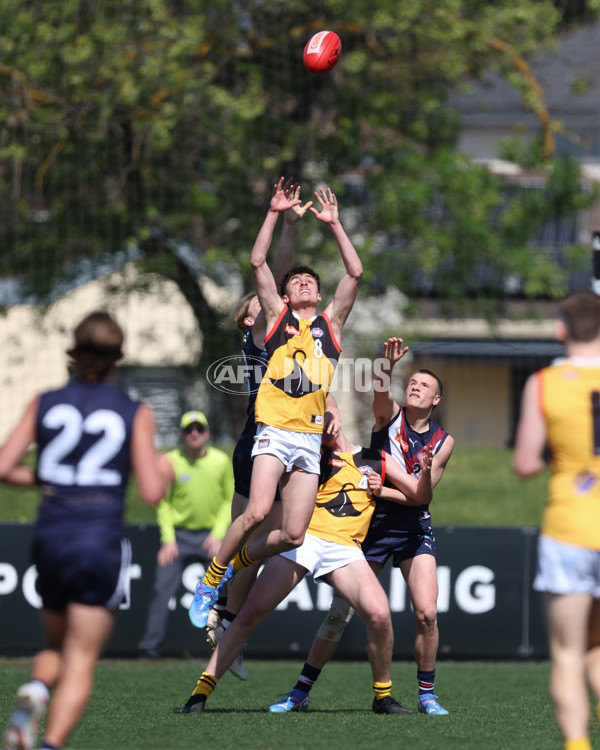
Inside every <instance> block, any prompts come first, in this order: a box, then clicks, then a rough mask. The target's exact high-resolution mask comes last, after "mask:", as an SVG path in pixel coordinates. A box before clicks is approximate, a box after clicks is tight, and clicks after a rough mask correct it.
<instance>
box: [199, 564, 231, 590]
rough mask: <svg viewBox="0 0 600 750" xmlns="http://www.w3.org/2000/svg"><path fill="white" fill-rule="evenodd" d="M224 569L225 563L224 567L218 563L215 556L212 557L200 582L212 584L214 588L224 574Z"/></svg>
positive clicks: (225, 568)
mask: <svg viewBox="0 0 600 750" xmlns="http://www.w3.org/2000/svg"><path fill="white" fill-rule="evenodd" d="M226 570H227V565H226V566H225V567H223V566H222V565H219V563H218V562H217V558H216V557H213V559H212V562H211V564H210V565H209V566H208V570H207V571H206V573H205V574H204V578H203V579H202V583H205V584H206V585H207V586H213V587H214V588H217V586H218V585H219V584H220V583H221V578H223V576H224V575H225V571H226Z"/></svg>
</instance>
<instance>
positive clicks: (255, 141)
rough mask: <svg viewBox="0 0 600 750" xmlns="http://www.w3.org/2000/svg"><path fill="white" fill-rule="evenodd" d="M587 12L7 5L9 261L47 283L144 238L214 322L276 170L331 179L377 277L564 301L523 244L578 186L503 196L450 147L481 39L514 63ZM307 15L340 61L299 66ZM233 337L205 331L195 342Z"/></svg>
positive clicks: (1, 133) (519, 7) (149, 260)
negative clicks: (457, 92) (334, 37)
mask: <svg viewBox="0 0 600 750" xmlns="http://www.w3.org/2000/svg"><path fill="white" fill-rule="evenodd" d="M580 6H581V7H580ZM596 6H597V3H595V2H590V3H589V4H587V3H586V4H583V6H582V4H581V3H579V4H578V3H568V2H564V1H563V2H550V1H549V0H519V1H518V2H515V0H495V2H480V0H411V2H399V3H395V2H384V1H383V0H324V2H322V3H321V4H320V11H321V12H320V14H318V15H315V14H313V13H312V12H310V11H309V10H307V8H306V3H305V2H300V0H271V2H268V3H266V2H261V1H260V0H234V1H233V2H232V0H211V2H207V1H206V0H145V1H144V2H141V3H140V2H136V0H120V2H118V3H117V2H115V0H104V1H103V2H102V3H97V2H91V1H90V0H61V2H60V3H47V2H43V0H21V1H19V0H5V2H4V3H3V4H2V7H1V8H0V61H1V62H0V170H1V174H2V180H0V226H1V230H0V231H1V233H2V234H1V241H2V245H3V261H2V266H0V272H1V273H3V275H11V276H16V277H17V278H20V279H21V280H23V281H24V282H26V283H27V284H28V286H29V287H30V288H31V289H32V290H33V291H34V292H35V293H36V294H38V295H48V294H50V293H51V292H52V290H53V289H55V288H56V285H57V284H58V282H59V281H60V280H64V279H65V277H67V278H68V276H69V274H72V273H74V270H75V269H78V268H79V265H78V264H79V263H81V261H83V260H85V261H87V262H88V263H89V262H91V265H92V268H94V267H95V266H97V265H99V264H100V263H101V262H104V261H105V259H106V257H107V255H111V254H115V253H123V251H124V250H125V249H127V248H135V250H136V252H137V253H138V254H137V255H136V256H135V257H137V258H138V262H139V263H140V265H141V267H142V268H144V269H148V270H152V271H156V272H158V273H160V274H162V275H163V276H165V277H168V278H172V279H175V280H176V282H177V283H178V284H179V286H180V288H181V290H182V291H183V293H184V294H185V296H186V298H187V299H188V301H189V302H190V304H191V305H192V307H193V309H194V312H195V314H196V316H197V317H198V319H199V321H200V322H201V325H202V327H203V329H204V330H211V329H212V330H215V331H218V330H219V328H218V325H217V324H218V322H219V321H218V314H217V313H216V312H215V310H214V309H213V308H212V307H211V305H210V304H209V303H208V301H207V299H206V297H205V295H204V294H203V291H202V288H201V287H200V286H199V284H198V283H197V276H198V271H201V272H203V273H204V274H206V275H208V276H210V277H212V278H214V279H215V280H216V281H218V282H219V283H228V282H230V281H231V279H232V278H233V279H238V280H239V281H240V282H241V285H243V286H246V287H247V286H248V285H249V283H250V273H249V250H250V248H251V246H252V243H253V240H254V237H255V235H256V232H257V230H258V227H259V225H260V223H261V221H262V218H263V213H264V211H265V208H266V201H267V200H268V197H269V194H270V188H271V184H272V183H273V181H274V180H276V179H277V178H278V176H279V175H280V174H287V175H293V176H294V177H295V178H296V179H297V180H299V181H300V183H301V184H302V186H303V189H304V196H303V197H304V198H305V199H307V198H309V197H310V195H311V193H312V190H314V189H315V188H316V187H317V185H319V184H323V183H326V184H330V185H331V186H332V187H333V188H334V189H335V190H336V192H338V194H339V199H340V205H341V207H342V209H343V210H345V211H346V213H345V215H344V221H345V224H346V225H347V227H348V229H349V231H350V232H351V233H354V234H355V235H356V237H355V239H356V242H357V245H359V249H360V250H361V252H362V253H363V255H364V257H365V260H366V265H367V281H368V282H370V283H371V284H372V286H373V288H375V289H377V288H380V287H382V286H385V285H386V284H395V285H397V286H399V287H400V288H401V289H403V290H404V291H406V292H407V293H408V294H410V293H411V291H412V290H413V289H414V288H415V287H414V285H415V283H416V282H418V283H420V284H421V292H423V290H424V289H427V288H435V290H436V292H437V293H438V294H440V295H442V296H446V297H449V298H455V299H460V298H461V297H464V293H465V290H467V291H470V292H472V293H474V294H482V293H483V294H486V295H489V294H492V295H498V294H500V295H501V294H502V293H503V290H502V284H500V288H496V287H494V283H493V281H494V279H496V281H497V280H498V279H504V278H505V277H506V275H507V274H518V275H520V276H522V277H523V279H524V289H525V291H529V292H531V293H535V294H544V295H548V294H557V293H560V291H561V289H562V288H563V285H564V278H565V269H560V268H558V267H557V266H556V264H555V263H554V261H553V260H552V259H543V258H542V259H539V264H541V265H542V266H543V268H544V271H542V272H540V270H539V268H538V269H537V270H535V273H534V274H533V275H534V278H535V280H534V281H531V279H528V276H530V275H531V274H530V271H534V269H533V265H534V264H531V263H530V262H529V258H528V257H527V253H528V243H529V242H530V240H531V237H532V236H533V235H535V232H536V231H537V230H538V229H539V227H540V226H541V224H542V223H543V222H544V221H546V220H547V219H548V217H551V216H556V215H566V214H568V212H569V211H572V210H573V209H579V208H581V206H582V205H583V204H584V203H585V201H586V200H589V196H588V197H587V198H582V195H583V194H582V193H581V190H580V189H579V188H578V187H577V185H578V175H577V173H576V172H573V167H572V165H571V166H569V164H568V162H565V161H563V162H561V163H560V164H557V165H555V168H554V169H551V167H552V165H551V164H550V165H546V166H547V167H548V168H549V173H550V174H552V175H553V176H554V178H553V179H552V180H551V181H550V182H549V185H548V192H547V195H545V196H544V195H542V194H539V195H537V196H530V197H529V198H528V199H527V200H523V199H522V197H516V196H514V195H513V196H511V195H510V191H508V192H507V191H506V190H503V188H502V185H501V184H500V183H499V182H498V181H497V179H496V178H494V177H493V176H491V175H490V174H489V173H488V172H486V171H485V170H484V169H483V168H481V167H479V166H476V165H473V164H471V163H469V161H468V160H467V159H465V158H464V157H463V156H461V155H460V154H457V153H456V151H455V144H456V137H457V133H458V129H459V121H458V117H457V114H456V113H455V112H454V111H452V109H451V108H450V107H449V106H448V102H447V97H448V92H449V91H450V90H451V89H452V88H453V87H454V86H456V85H457V84H458V83H459V82H460V81H462V80H464V78H465V77H466V76H471V75H477V74H478V73H479V72H480V71H482V70H484V69H486V68H487V67H488V66H491V65H492V66H497V67H498V68H499V69H502V70H505V71H506V70H513V71H514V65H513V64H512V62H511V60H510V58H509V57H507V55H506V54H504V52H503V51H502V48H501V47H502V45H500V47H499V46H498V45H497V44H496V45H494V44H493V43H492V40H494V39H496V40H504V41H505V42H508V41H510V45H511V49H512V50H514V53H515V54H516V55H519V56H527V55H529V54H530V53H532V52H533V51H535V50H536V49H537V48H538V47H539V45H541V44H543V43H545V42H547V41H548V40H551V39H552V38H553V37H554V36H555V34H556V32H557V29H558V28H559V27H560V24H561V23H566V22H571V21H572V18H573V16H574V15H577V14H578V13H579V14H580V15H581V14H583V15H585V14H590V13H591V14H593V13H595V12H596V11H597V7H596ZM320 28H332V29H334V30H336V31H337V32H338V33H339V34H340V36H341V38H342V40H343V57H342V60H341V62H340V64H339V65H338V66H337V67H336V68H335V69H334V70H333V71H331V72H330V73H328V74H327V75H325V76H321V77H312V76H310V75H309V74H307V73H306V72H305V71H304V69H303V66H302V50H303V47H304V44H305V42H306V40H307V39H308V37H309V36H310V35H311V34H312V33H313V32H314V31H316V30H318V29H320ZM516 74H517V75H518V71H517V72H516ZM526 89H527V86H526V84H525V85H524V90H526ZM559 178H560V179H559ZM530 204H531V205H530ZM561 212H562V213H561ZM308 221H310V220H309V219H307V220H305V222H307V223H308ZM298 234H299V244H300V251H301V254H303V255H305V256H306V259H307V260H309V261H312V260H314V259H315V256H317V255H318V258H319V259H323V258H325V259H327V258H329V257H335V252H334V251H333V248H332V247H331V242H330V240H329V237H328V236H327V235H322V234H321V232H320V230H319V228H318V227H317V226H316V222H312V223H310V224H309V225H308V227H305V226H304V224H303V225H302V229H301V230H299V233H298ZM182 248H190V249H191V251H192V253H193V256H194V260H195V262H194V263H190V261H189V254H188V255H186V254H184V253H182ZM317 248H318V250H317ZM415 269H416V270H417V272H418V273H416V274H415ZM478 273H479V275H481V274H483V276H484V277H486V274H487V275H488V276H489V284H488V283H487V282H486V281H485V278H484V283H483V284H481V283H480V284H476V285H474V284H473V279H474V278H477V277H478V276H477V275H478ZM416 276H418V277H420V279H421V281H419V279H418V278H417V279H416ZM428 285H429V287H428ZM207 324H208V325H207ZM233 340H234V339H233V338H231V340H230V341H229V340H228V339H226V338H225V339H224V338H223V336H222V335H221V334H219V333H217V334H216V336H215V338H214V340H211V339H210V338H209V339H208V340H207V344H208V346H207V347H206V352H207V356H208V357H209V358H210V357H211V356H213V354H214V350H215V349H220V350H222V349H223V348H227V347H228V346H233V345H234V344H233Z"/></svg>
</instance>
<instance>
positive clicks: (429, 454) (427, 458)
mask: <svg viewBox="0 0 600 750" xmlns="http://www.w3.org/2000/svg"><path fill="white" fill-rule="evenodd" d="M432 463H433V448H432V447H431V445H426V446H425V447H424V448H423V450H422V451H421V453H420V454H419V466H420V467H421V471H422V472H423V474H425V473H426V472H428V471H431V465H432Z"/></svg>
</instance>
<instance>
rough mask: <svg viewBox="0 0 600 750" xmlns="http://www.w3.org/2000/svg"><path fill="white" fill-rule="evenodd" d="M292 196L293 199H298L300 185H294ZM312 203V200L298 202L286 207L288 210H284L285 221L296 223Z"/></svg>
mask: <svg viewBox="0 0 600 750" xmlns="http://www.w3.org/2000/svg"><path fill="white" fill-rule="evenodd" d="M293 198H294V200H300V185H295V187H294V191H293ZM312 204H313V202H312V201H308V202H307V203H305V204H304V205H301V203H298V204H296V205H294V206H292V207H291V208H288V210H287V211H286V212H285V223H286V224H296V223H297V222H298V221H300V219H301V218H302V217H303V216H304V214H305V213H306V212H307V211H308V209H309V208H310V207H311V206H312Z"/></svg>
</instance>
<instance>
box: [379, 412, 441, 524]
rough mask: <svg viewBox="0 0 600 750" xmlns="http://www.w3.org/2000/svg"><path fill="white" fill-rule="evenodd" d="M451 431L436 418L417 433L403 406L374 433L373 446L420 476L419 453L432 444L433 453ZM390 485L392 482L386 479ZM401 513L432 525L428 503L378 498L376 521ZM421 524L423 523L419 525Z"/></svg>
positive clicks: (405, 516) (389, 485)
mask: <svg viewBox="0 0 600 750" xmlns="http://www.w3.org/2000/svg"><path fill="white" fill-rule="evenodd" d="M447 437H448V433H447V432H446V431H445V430H444V429H443V428H442V427H440V425H439V424H437V423H436V422H434V421H433V420H431V419H430V420H429V422H428V429H427V430H426V431H425V432H416V431H415V430H413V429H412V428H411V427H410V425H409V424H408V422H407V421H406V413H405V409H404V407H403V406H401V407H400V409H399V411H398V414H396V416H395V417H394V418H393V419H391V420H390V421H389V422H388V424H387V425H385V427H382V428H381V430H373V432H372V433H371V448H379V449H380V450H384V451H386V452H387V453H389V454H390V456H391V457H392V458H393V459H394V461H396V463H398V464H399V465H400V466H401V467H402V468H403V469H404V471H406V473H407V474H412V475H413V476H414V477H416V478H417V479H418V478H419V477H420V476H421V468H420V466H419V455H420V453H421V450H422V449H423V448H424V447H425V446H426V445H431V447H432V449H433V455H434V456H435V454H436V453H438V451H439V450H440V448H441V447H442V445H443V444H444V441H445V440H446V438H447ZM386 484H387V486H388V487H394V485H393V484H390V483H389V482H386ZM384 515H385V516H398V517H400V518H402V519H404V520H405V521H406V520H408V519H409V518H411V517H414V518H415V519H417V520H419V519H420V521H426V522H427V524H429V518H430V516H429V506H428V505H419V506H408V505H400V504H398V503H393V502H391V501H389V500H381V499H380V500H378V501H377V508H376V510H375V514H374V520H375V519H376V518H378V517H381V516H384ZM418 525H419V526H422V523H419V524H418Z"/></svg>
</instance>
